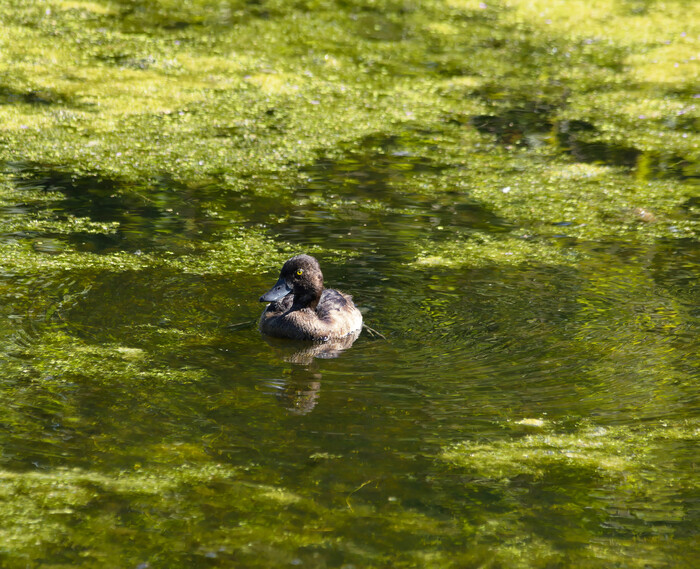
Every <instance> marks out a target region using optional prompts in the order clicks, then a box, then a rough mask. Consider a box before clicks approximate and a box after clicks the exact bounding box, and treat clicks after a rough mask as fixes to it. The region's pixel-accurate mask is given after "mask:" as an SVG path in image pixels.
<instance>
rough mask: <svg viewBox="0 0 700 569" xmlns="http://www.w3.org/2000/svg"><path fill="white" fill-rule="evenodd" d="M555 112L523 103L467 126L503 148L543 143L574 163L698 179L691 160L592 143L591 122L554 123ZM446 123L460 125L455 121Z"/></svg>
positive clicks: (645, 174) (541, 105) (475, 119)
mask: <svg viewBox="0 0 700 569" xmlns="http://www.w3.org/2000/svg"><path fill="white" fill-rule="evenodd" d="M555 110H556V106H554V105H552V104H550V103H546V102H539V101H526V102H523V103H522V104H521V105H519V106H517V107H513V108H511V109H507V110H505V111H503V112H502V113H500V114H498V115H477V116H473V117H471V119H470V120H469V124H470V125H471V126H473V127H474V128H476V130H478V131H479V132H481V133H483V134H490V135H493V136H495V137H496V138H497V140H498V142H499V143H500V144H503V145H505V146H521V147H525V148H535V147H538V146H542V145H546V144H549V145H556V147H557V148H558V149H559V150H560V151H561V152H562V153H564V154H567V155H569V156H571V157H572V158H573V159H574V160H575V161H576V162H584V163H596V164H605V165H608V166H620V167H623V168H628V169H631V170H636V171H637V173H638V175H641V176H643V177H645V178H649V179H653V178H674V179H679V180H688V179H693V178H698V177H700V172H699V171H698V169H697V166H696V165H695V164H694V162H692V161H691V160H688V159H686V158H684V157H682V156H679V155H677V154H674V153H671V152H645V151H642V150H640V149H639V148H637V147H635V146H633V145H624V144H614V143H611V142H605V141H602V140H595V137H596V135H597V133H598V129H597V127H596V126H595V125H594V124H593V123H591V122H588V121H585V120H563V121H557V120H556V119H554V118H552V115H553V114H554V111H555ZM450 120H453V121H454V122H457V123H461V122H462V121H461V120H460V119H457V118H452V119H450ZM686 122H687V121H686ZM683 124H686V123H683ZM679 128H681V129H685V128H687V127H685V126H681V127H679Z"/></svg>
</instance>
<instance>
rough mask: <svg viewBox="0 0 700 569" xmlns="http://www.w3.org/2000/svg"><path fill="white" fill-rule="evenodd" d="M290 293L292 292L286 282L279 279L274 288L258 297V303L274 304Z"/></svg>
mask: <svg viewBox="0 0 700 569" xmlns="http://www.w3.org/2000/svg"><path fill="white" fill-rule="evenodd" d="M290 292H292V289H291V288H289V285H288V284H287V281H285V280H284V279H283V278H280V280H278V281H277V283H275V286H273V287H272V288H271V289H270V290H269V291H267V292H266V293H265V294H263V295H262V296H261V297H260V302H274V301H275V300H279V299H280V298H283V297H285V296H287V295H288V294H289V293H290Z"/></svg>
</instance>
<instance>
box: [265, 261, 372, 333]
mask: <svg viewBox="0 0 700 569" xmlns="http://www.w3.org/2000/svg"><path fill="white" fill-rule="evenodd" d="M260 302H268V303H269V304H268V305H267V306H266V307H265V310H263V312H262V315H261V316H260V322H259V325H258V328H259V329H260V332H261V333H262V334H264V335H267V336H272V337H275V338H289V339H292V340H311V341H313V342H330V341H335V340H340V339H343V338H351V337H353V340H354V338H357V336H359V334H360V332H361V330H362V313H361V312H360V311H359V309H358V308H357V306H355V304H354V302H353V300H352V296H350V295H348V294H345V293H343V292H340V291H339V290H336V289H333V288H324V286H323V273H322V272H321V266H320V265H319V263H318V261H317V260H316V259H315V258H314V257H312V256H311V255H306V254H302V255H296V256H294V257H292V258H291V259H289V260H288V261H287V262H285V263H284V265H283V266H282V270H281V271H280V276H279V279H278V281H277V282H276V283H275V285H274V286H273V287H272V288H271V289H270V290H269V291H268V292H266V293H265V294H263V295H262V296H261V297H260Z"/></svg>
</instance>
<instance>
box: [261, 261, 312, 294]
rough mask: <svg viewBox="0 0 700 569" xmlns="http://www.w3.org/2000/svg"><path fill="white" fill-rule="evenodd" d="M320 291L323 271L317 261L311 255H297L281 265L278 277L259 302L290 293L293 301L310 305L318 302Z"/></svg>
mask: <svg viewBox="0 0 700 569" xmlns="http://www.w3.org/2000/svg"><path fill="white" fill-rule="evenodd" d="M322 292H323V273H322V272H321V267H320V265H319V264H318V261H317V260H316V259H314V258H313V257H312V256H311V255H297V256H295V257H292V258H291V259H289V260H288V261H287V262H286V263H285V264H284V265H283V266H282V270H281V271H280V278H279V279H278V281H277V282H276V283H275V286H273V287H272V288H271V289H270V290H269V291H268V292H266V293H265V294H263V295H262V296H261V297H260V302H274V301H275V300H279V299H280V298H283V297H285V296H287V295H288V294H290V293H292V294H294V299H295V302H301V303H302V304H304V305H310V304H313V303H314V302H318V298H319V297H320V296H321V293H322Z"/></svg>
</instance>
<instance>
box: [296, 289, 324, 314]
mask: <svg viewBox="0 0 700 569" xmlns="http://www.w3.org/2000/svg"><path fill="white" fill-rule="evenodd" d="M322 293H323V288H321V289H305V290H301V291H298V292H297V291H295V292H294V303H293V306H292V308H293V309H296V310H298V309H300V308H310V309H311V310H316V306H318V301H319V300H320V299H321V294H322Z"/></svg>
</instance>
